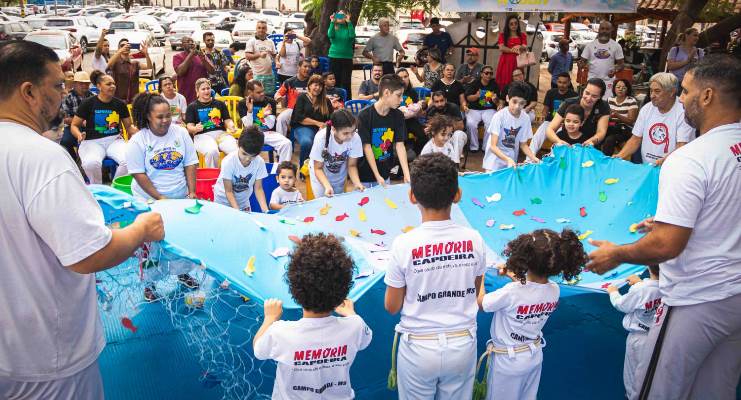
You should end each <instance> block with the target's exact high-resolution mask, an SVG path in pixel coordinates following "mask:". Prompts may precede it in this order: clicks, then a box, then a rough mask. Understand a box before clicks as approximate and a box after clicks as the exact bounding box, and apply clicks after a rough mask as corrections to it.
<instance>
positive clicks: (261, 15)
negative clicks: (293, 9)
mask: <svg viewBox="0 0 741 400" xmlns="http://www.w3.org/2000/svg"><path fill="white" fill-rule="evenodd" d="M283 18H285V17H284V16H283V14H281V13H280V11H278V10H269V9H262V10H260V11H259V12H258V15H257V19H258V20H261V19H262V20H265V21H268V22H272V23H273V26H275V27H277V26H280V24H281V21H282V20H283ZM268 32H270V30H268ZM281 33H283V32H281Z"/></svg>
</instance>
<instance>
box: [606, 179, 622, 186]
mask: <svg viewBox="0 0 741 400" xmlns="http://www.w3.org/2000/svg"><path fill="white" fill-rule="evenodd" d="M618 182H620V179H618V178H607V179H605V185H614V184H616V183H618Z"/></svg>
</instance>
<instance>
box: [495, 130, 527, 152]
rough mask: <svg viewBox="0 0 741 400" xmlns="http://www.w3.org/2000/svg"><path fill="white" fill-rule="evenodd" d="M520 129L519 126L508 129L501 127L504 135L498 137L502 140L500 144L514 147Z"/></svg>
mask: <svg viewBox="0 0 741 400" xmlns="http://www.w3.org/2000/svg"><path fill="white" fill-rule="evenodd" d="M520 129H522V127H521V126H518V127H517V128H515V127H510V128H509V129H507V128H505V127H502V133H504V136H502V137H501V138H500V140H501V141H502V146H504V147H509V148H510V149H514V148H515V139H516V138H517V134H518V133H519V132H520Z"/></svg>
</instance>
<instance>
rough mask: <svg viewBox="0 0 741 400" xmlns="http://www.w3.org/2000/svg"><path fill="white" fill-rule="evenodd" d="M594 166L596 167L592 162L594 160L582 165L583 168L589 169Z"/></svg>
mask: <svg viewBox="0 0 741 400" xmlns="http://www.w3.org/2000/svg"><path fill="white" fill-rule="evenodd" d="M592 165H594V161H592V160H589V161H584V162H583V163H581V166H582V168H589V167H591V166H592Z"/></svg>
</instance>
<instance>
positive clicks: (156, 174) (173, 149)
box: [126, 81, 198, 200]
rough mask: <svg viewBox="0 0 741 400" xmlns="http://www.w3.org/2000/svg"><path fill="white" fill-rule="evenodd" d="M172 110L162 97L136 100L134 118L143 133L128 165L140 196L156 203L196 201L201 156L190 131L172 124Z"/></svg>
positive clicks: (134, 140)
mask: <svg viewBox="0 0 741 400" xmlns="http://www.w3.org/2000/svg"><path fill="white" fill-rule="evenodd" d="M171 82H172V81H171ZM170 109H171V108H170V105H169V103H168V102H167V101H166V99H165V98H164V97H162V96H160V95H156V94H152V93H140V94H138V95H137V96H136V97H135V98H134V102H133V104H132V114H133V117H134V123H135V124H136V125H137V126H139V127H140V128H141V130H140V131H139V133H137V134H136V135H134V136H133V137H132V138H131V140H130V141H129V146H128V147H127V151H126V163H127V165H128V166H129V173H130V174H131V175H132V176H133V177H134V181H133V182H132V183H131V190H132V192H133V193H134V195H136V196H140V197H143V198H145V199H154V200H161V199H168V198H169V199H183V198H186V197H188V198H192V199H194V198H195V197H196V168H197V166H198V156H197V155H196V150H195V146H194V145H193V140H192V139H191V138H190V135H188V131H186V130H185V128H182V127H180V126H178V125H175V124H173V123H172V114H171V112H170Z"/></svg>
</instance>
